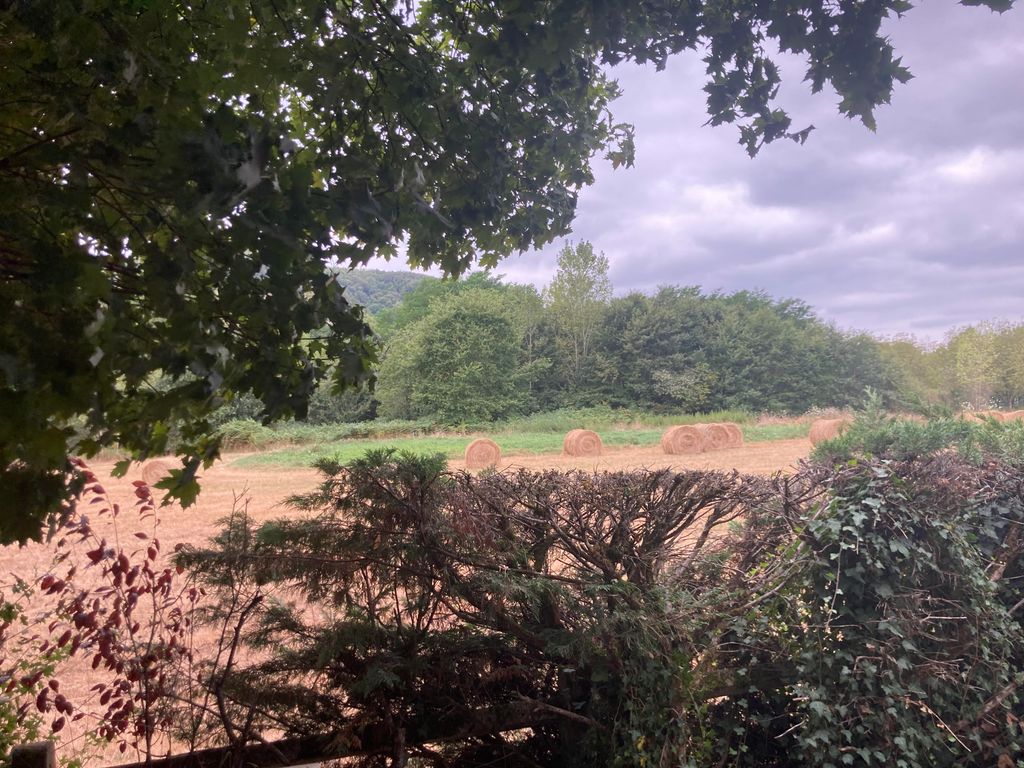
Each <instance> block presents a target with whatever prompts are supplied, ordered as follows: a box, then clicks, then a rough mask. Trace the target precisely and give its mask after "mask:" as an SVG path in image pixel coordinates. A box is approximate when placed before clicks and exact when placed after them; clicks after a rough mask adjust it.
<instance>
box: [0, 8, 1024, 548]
mask: <svg viewBox="0 0 1024 768" xmlns="http://www.w3.org/2000/svg"><path fill="white" fill-rule="evenodd" d="M987 4H988V5H989V6H990V7H996V8H1005V7H1008V6H1009V3H1008V2H1005V0H988V2H987ZM907 8H909V4H908V3H907V2H905V0H880V1H879V2H873V3H853V2H842V3H833V2H823V1H821V0H818V1H816V2H814V1H810V0H799V1H798V2H785V3H755V2H749V1H748V2H735V1H734V0H713V1H712V2H708V3H702V4H698V3H693V2H681V1H680V0H634V1H633V2H621V3H585V2H580V0H548V1H546V2H523V1H522V0H496V1H495V2H491V3H476V2H473V3H469V2H462V1H461V0H424V2H420V3H412V2H389V1H388V0H219V1H218V2H206V0H203V2H192V1H190V0H175V1H174V2H171V1H170V0H116V1H115V0H21V1H19V2H13V3H12V2H8V3H3V4H0V307H2V308H3V312H4V314H3V317H2V319H0V413H2V414H3V418H2V421H0V505H2V507H0V540H16V539H25V538H26V537H31V536H34V535H36V533H37V531H38V522H39V519H40V517H41V516H42V514H43V513H44V512H45V511H47V510H53V509H54V508H55V506H56V505H57V503H58V502H59V500H60V499H61V498H63V497H65V496H66V488H65V481H66V472H67V471H68V469H69V465H68V463H67V458H66V456H67V453H68V451H77V452H80V453H84V454H92V453H94V452H95V451H97V450H99V448H100V447H101V446H103V445H110V444H114V443H116V444H119V445H121V446H123V447H125V448H127V449H130V450H131V451H132V452H133V453H134V455H135V456H137V457H144V456H147V455H153V454H156V453H160V452H162V451H164V450H165V449H166V448H167V438H168V434H169V432H170V429H171V426H172V425H177V426H178V427H180V429H181V434H182V438H183V450H184V452H185V454H186V460H185V462H184V465H183V469H182V471H181V472H179V473H178V474H177V475H176V476H175V478H174V479H173V481H171V482H170V483H169V484H168V485H169V487H170V488H171V490H172V492H173V493H174V494H175V495H177V496H179V497H181V498H183V499H184V500H186V501H188V500H189V499H190V498H191V497H192V496H194V494H195V493H196V491H197V487H196V485H195V483H194V476H195V472H196V471H197V469H198V467H199V466H200V464H201V463H203V462H207V463H208V462H210V461H212V460H213V459H214V458H215V457H216V456H217V453H218V447H217V442H216V440H215V439H213V438H212V437H211V435H210V429H209V422H208V419H207V418H206V417H207V415H208V413H209V412H210V411H211V410H212V409H214V408H215V407H216V406H217V405H218V404H219V403H220V402H221V401H222V400H223V399H224V398H226V397H230V395H231V394H232V393H236V392H252V393H253V394H254V395H256V396H257V397H258V398H260V399H261V400H262V401H263V403H264V405H265V410H266V414H267V418H276V417H279V416H283V415H288V414H294V415H297V416H300V417H301V416H302V415H303V414H304V412H305V410H306V408H307V403H308V398H309V395H310V393H311V392H312V391H313V390H314V388H315V387H316V385H317V383H318V382H319V381H320V380H321V379H324V378H326V377H328V376H329V377H330V378H331V380H332V381H333V383H334V385H335V386H336V387H339V388H340V387H345V386H349V385H358V384H361V383H363V382H365V381H366V380H367V379H368V378H369V377H370V376H371V368H372V363H373V361H374V356H375V345H374V343H373V340H372V336H371V334H370V331H369V329H368V327H367V326H366V325H365V323H364V321H363V318H362V314H361V311H360V310H359V309H358V308H357V307H354V306H352V305H351V304H350V303H349V302H348V301H347V300H346V299H345V297H344V295H343V293H342V291H341V290H340V288H339V286H338V284H337V283H336V282H335V281H334V280H333V279H332V277H331V276H330V275H328V274H326V273H325V269H324V262H325V260H326V259H327V258H328V257H329V256H330V257H333V258H336V259H338V260H339V261H340V262H341V263H343V264H362V263H365V262H366V260H367V259H369V258H370V257H371V256H374V255H393V254H395V253H396V246H397V244H398V243H399V242H403V241H404V243H405V244H406V248H407V250H406V253H407V256H408V260H409V262H410V263H411V264H413V265H415V266H421V267H422V266H428V265H432V264H436V265H439V266H440V267H441V268H442V269H443V270H444V271H445V272H447V273H450V274H457V273H459V272H462V271H464V270H465V269H466V268H467V267H468V266H469V265H470V264H472V263H473V262H474V261H479V262H480V263H483V264H485V265H490V264H494V263H495V262H496V261H497V260H498V259H500V257H501V256H503V255H505V254H507V253H509V252H512V251H516V250H524V249H529V248H532V247H534V246H537V245H541V244H544V243H546V242H549V241H550V240H551V239H552V238H554V237H556V236H558V235H562V234H565V233H566V232H567V231H568V229H569V226H570V223H571V221H572V218H573V214H574V211H575V205H576V199H577V193H578V191H579V189H580V188H581V187H582V186H584V185H586V184H588V183H590V182H591V181H592V174H591V168H590V162H591V159H592V158H593V157H594V156H595V155H596V154H598V153H601V152H604V153H606V155H607V156H608V157H610V158H611V160H612V162H613V163H615V164H624V163H625V164H628V163H629V162H630V161H631V159H632V142H631V129H630V127H629V126H625V125H620V124H616V123H615V122H614V120H613V118H612V117H611V115H610V113H609V104H610V102H611V100H612V99H613V98H614V97H615V95H616V93H617V90H616V86H615V84H614V82H612V81H611V80H610V79H609V78H608V76H607V75H606V74H605V72H606V69H605V65H608V64H614V63H617V62H620V61H627V60H628V61H638V62H653V63H654V64H655V65H656V66H658V67H661V66H663V65H664V63H665V61H666V59H667V58H668V57H669V56H670V55H672V54H674V53H676V52H679V51H683V50H687V49H699V50H701V51H702V52H703V53H704V55H705V61H706V63H707V71H708V84H707V86H706V88H705V90H706V95H707V102H708V110H709V114H710V121H711V122H712V123H713V124H720V123H727V122H737V123H738V124H739V126H740V131H741V140H742V142H743V144H744V145H745V146H746V148H747V149H748V151H750V152H755V151H756V150H757V148H758V147H759V146H761V145H762V144H763V143H764V142H769V141H772V140H775V139H778V138H781V137H784V136H791V137H793V138H797V139H800V140H803V139H804V138H806V136H807V132H806V130H805V129H802V130H794V129H792V128H791V126H790V120H789V118H788V117H787V115H786V113H785V112H784V111H783V110H782V109H780V108H779V107H778V106H777V105H776V104H775V97H776V94H777V91H778V86H779V80H780V75H779V70H778V68H777V67H776V66H775V64H774V63H773V62H772V60H771V54H770V53H769V51H770V50H774V49H775V48H776V47H779V48H781V49H782V50H785V51H790V52H795V53H797V54H801V55H803V56H804V57H805V58H806V60H807V62H808V66H807V73H806V75H807V79H808V80H809V82H810V83H811V87H812V88H814V89H816V90H817V89H820V88H823V87H824V86H826V85H828V84H831V85H832V87H834V88H835V89H836V91H837V92H838V94H839V96H840V103H839V109H840V111H841V112H843V113H844V114H846V115H849V116H851V117H857V118H859V119H861V120H863V121H864V122H865V123H866V124H868V125H869V126H870V125H872V110H873V108H874V107H875V106H876V105H877V104H880V103H883V102H886V101H888V99H889V97H890V94H891V91H892V88H893V85H894V83H895V82H902V81H904V80H906V79H907V78H908V77H909V73H908V72H907V70H906V69H904V68H903V67H902V66H901V65H900V62H899V59H898V58H897V57H896V56H895V53H894V51H893V49H892V47H891V45H890V44H889V42H888V41H887V40H886V38H885V37H884V36H882V35H881V34H880V31H879V26H880V23H881V21H882V19H883V18H884V17H885V16H887V15H889V14H892V13H901V12H903V11H905V10H906V9H907ZM324 326H328V327H329V328H330V331H331V332H330V333H329V334H327V335H322V334H318V333H314V332H315V331H317V330H318V329H321V328H323V327H324ZM157 376H162V377H164V380H165V381H170V382H171V386H169V387H160V388H155V387H154V386H153V382H154V379H155V377H157Z"/></svg>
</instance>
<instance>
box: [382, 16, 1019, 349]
mask: <svg viewBox="0 0 1024 768" xmlns="http://www.w3.org/2000/svg"><path fill="white" fill-rule="evenodd" d="M887 33H888V34H890V35H891V37H892V39H893V42H894V45H895V47H896V49H897V51H899V52H900V53H901V54H902V55H903V56H904V62H905V63H906V64H907V65H908V66H909V67H910V68H911V69H912V70H913V72H914V73H915V79H913V80H911V81H910V83H908V84H907V85H904V86H900V87H898V88H897V89H896V91H895V93H894V95H893V103H892V105H890V106H884V107H882V108H880V109H879V110H878V114H877V117H878V131H877V133H871V132H870V131H868V130H866V129H865V128H864V127H862V126H861V125H860V124H859V123H855V122H852V121H850V120H847V119H845V118H843V117H841V116H839V115H838V114H837V113H836V110H835V105H836V103H837V97H836V96H835V94H834V93H822V94H818V95H811V94H810V93H809V92H808V90H807V86H806V84H804V83H802V82H801V81H802V79H803V69H804V67H803V65H802V63H801V62H799V61H798V60H795V59H793V58H792V57H783V58H782V59H781V62H782V66H783V74H784V77H786V78H787V80H786V84H785V86H784V87H783V89H782V92H781V103H782V104H783V106H785V107H786V108H788V109H790V111H791V114H792V115H793V117H794V125H795V126H797V127H802V126H803V125H806V124H809V123H813V124H815V125H816V126H818V130H816V131H814V132H813V133H812V135H811V137H810V139H809V141H808V142H807V144H806V145H804V146H796V145H795V144H792V143H791V142H777V143H776V144H773V145H771V146H769V147H766V148H765V149H764V150H762V152H761V154H760V155H759V156H758V157H757V158H756V159H754V160H750V159H749V158H747V156H746V154H745V153H744V151H743V149H742V148H741V147H740V146H739V145H738V143H737V132H736V129H735V128H733V127H730V126H723V127H719V128H710V127H706V126H704V123H705V121H706V119H707V118H706V114H705V111H704V94H703V92H702V91H701V88H702V86H703V84H704V76H703V69H702V64H701V62H700V60H699V57H698V56H696V55H689V56H681V57H677V58H676V59H674V60H672V61H671V62H670V64H669V66H668V68H667V69H666V70H665V71H664V72H660V73H658V72H655V71H654V70H653V68H644V67H637V66H627V67H620V68H617V69H616V70H615V71H614V72H613V75H614V76H615V77H617V78H618V80H619V82H620V84H621V86H622V89H623V92H624V95H623V97H622V98H621V99H620V100H619V101H618V102H617V103H616V105H615V106H614V112H615V116H616V117H617V118H618V119H619V120H623V121H627V122H632V123H634V124H635V125H636V130H637V160H636V165H635V167H634V168H632V169H620V170H616V171H613V170H612V169H611V168H610V166H609V165H608V164H607V163H604V162H603V161H598V162H597V163H596V166H595V176H596V183H595V184H594V185H593V186H591V187H588V188H587V189H585V190H583V192H582V193H581V195H580V201H579V208H578V214H577V218H576V222H575V224H574V228H573V229H574V231H573V234H572V236H571V237H570V238H567V239H566V240H575V241H579V240H589V241H591V242H592V243H593V244H594V246H595V248H596V249H598V250H601V251H604V252H605V253H606V255H607V256H608V257H609V260H610V263H611V277H612V280H613V282H614V284H615V286H616V290H617V291H618V292H619V293H625V292H627V291H629V290H647V291H650V290H653V289H654V288H655V287H656V286H658V285H662V284H667V283H671V284H680V285H694V284H699V285H703V286H704V287H705V288H707V289H708V290H717V289H722V290H727V291H731V290H741V289H764V290H766V291H768V292H769V293H771V294H773V295H775V296H778V297H795V298H800V299H803V300H805V301H807V302H808V303H810V304H811V305H812V306H814V307H815V309H816V310H817V311H818V313H819V314H820V315H821V316H822V317H825V318H827V319H829V320H832V321H834V322H835V323H837V324H838V325H839V326H841V327H846V328H853V329H864V330H869V331H872V332H876V333H882V334H897V333H914V334H919V335H922V336H925V337H929V338H932V339H938V338H941V337H942V336H943V335H944V334H945V333H946V332H948V331H949V330H950V329H951V328H955V327H957V326H961V325H964V324H966V323H972V322H979V321H983V320H986V319H991V318H995V317H1003V318H1007V319H1012V320H1019V319H1021V318H1022V316H1024V259H1022V256H1024V253H1022V250H1024V98H1022V97H1024V85H1022V84H1024V9H1021V10H1015V11H1011V12H1009V13H1007V14H1005V15H1003V16H996V15H993V14H991V13H989V12H988V11H986V10H982V9H977V8H964V7H961V6H957V5H955V4H953V3H949V4H938V3H925V4H922V6H921V7H919V8H915V9H914V10H912V11H911V12H909V13H908V14H906V16H905V17H904V19H902V20H898V21H892V22H891V23H889V24H888V25H887ZM563 243H564V241H559V242H556V243H554V244H552V245H551V246H549V247H547V248H545V249H543V250H542V251H540V252H535V253H528V254H522V255H517V256H512V257H510V258H508V259H506V260H505V261H504V262H502V264H501V265H500V266H499V267H498V269H497V272H499V273H501V274H504V275H506V277H507V278H508V279H509V280H513V281H516V282H531V283H534V284H535V285H537V286H538V287H541V286H543V285H544V284H546V283H547V282H548V281H549V280H550V278H551V275H552V274H553V272H554V269H555V257H556V254H557V252H558V250H559V248H560V247H561V246H562V244H563ZM390 266H391V268H395V267H397V266H399V265H398V264H396V263H395V262H392V263H391V265H390Z"/></svg>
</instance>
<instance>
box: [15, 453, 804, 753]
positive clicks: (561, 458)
mask: <svg viewBox="0 0 1024 768" xmlns="http://www.w3.org/2000/svg"><path fill="white" fill-rule="evenodd" d="M810 447H811V446H810V443H809V442H808V441H807V440H806V439H804V438H798V439H793V440H778V441H774V442H759V443H752V444H747V445H744V446H742V447H739V448H726V449H723V450H719V451H714V452H710V453H699V454H686V455H668V454H666V453H665V452H664V451H663V450H662V448H661V446H660V445H652V446H642V447H636V446H624V447H607V446H605V447H603V450H602V451H601V454H600V455H597V456H569V455H565V454H561V455H553V454H548V455H518V456H517V455H512V456H503V457H501V458H500V459H499V460H498V461H497V469H498V470H499V471H500V470H505V469H516V468H519V467H524V468H527V469H537V470H541V469H552V468H553V469H574V468H579V469H584V470H592V471H603V470H630V469H642V468H659V467H671V468H673V469H677V470H685V469H714V470H725V471H731V470H734V469H735V470H738V471H740V472H747V473H755V474H765V475H766V474H772V473H775V472H777V471H780V470H781V471H786V470H787V469H788V468H790V467H792V466H794V465H795V464H796V463H797V462H798V461H799V460H800V459H802V458H804V457H805V456H806V455H807V454H808V452H809V451H810ZM243 455H245V454H234V455H228V456H226V457H225V459H224V460H223V461H221V462H219V463H218V464H217V465H215V466H214V467H212V468H211V469H210V470H208V471H206V472H205V473H204V474H203V476H202V478H201V483H202V489H203V490H202V493H201V494H200V497H199V501H198V503H197V504H196V505H195V506H194V507H192V508H190V509H188V510H182V509H180V508H178V507H174V506H168V507H165V508H163V509H162V510H159V517H160V524H159V527H158V530H157V532H156V533H157V535H158V536H159V538H160V541H161V543H162V550H163V552H171V551H172V550H173V548H174V545H175V544H177V543H179V542H183V543H197V544H201V543H203V542H205V541H207V540H208V539H210V538H211V537H212V536H214V535H215V534H216V533H217V532H218V531H219V530H220V528H221V523H220V521H221V520H222V519H223V518H225V517H226V516H227V515H228V514H229V513H231V511H232V509H233V508H235V507H236V506H238V504H239V503H240V499H243V498H245V499H248V503H247V507H248V511H249V514H250V516H251V517H252V518H253V519H254V520H255V521H263V520H269V519H272V518H275V517H281V516H285V515H288V514H291V512H290V509H289V507H288V506H287V503H286V500H287V499H288V497H289V496H292V495H294V494H300V493H304V492H308V491H310V490H312V489H313V488H314V487H315V485H316V483H317V479H318V476H317V472H316V471H315V470H313V469H301V470H293V469H288V470H285V469H277V470H268V469H267V468H266V467H237V466H235V465H234V461H235V459H238V458H241V457H242V456H243ZM163 461H164V463H165V464H166V465H167V466H174V460H173V459H164V460H163ZM450 467H451V468H452V469H453V470H462V469H466V462H465V461H464V460H453V461H451V462H450ZM92 468H93V470H94V471H95V472H96V474H97V476H98V477H99V478H100V479H101V481H102V482H103V485H104V486H105V487H106V489H107V491H108V492H109V494H110V497H111V499H112V500H113V501H116V502H120V503H121V504H122V506H123V507H124V508H125V509H126V510H127V509H128V508H130V507H131V505H132V504H133V502H134V487H133V486H132V481H134V480H140V479H142V476H143V471H144V469H145V468H146V467H139V466H138V465H136V466H135V467H134V468H133V470H132V471H131V472H129V474H128V476H127V477H124V478H114V477H111V476H110V472H111V470H112V469H113V463H112V462H96V463H94V464H92ZM150 468H152V467H150ZM150 474H151V473H150ZM150 479H152V478H150ZM93 522H94V527H95V528H96V529H97V531H98V533H100V535H103V536H106V537H107V539H108V540H109V541H111V542H114V541H116V540H118V539H120V540H121V541H126V540H131V536H132V532H133V531H134V530H137V524H138V523H137V519H136V518H135V517H134V516H133V515H132V514H130V513H128V512H125V513H123V514H122V517H121V519H120V523H119V525H118V526H117V528H116V529H115V526H114V524H113V521H112V520H111V519H110V518H99V519H96V520H94V521H93ZM129 546H131V545H129ZM51 559H52V553H51V551H50V550H49V549H48V548H47V547H46V546H45V545H40V544H33V545H30V546H27V547H24V548H18V547H0V582H4V583H6V582H9V581H10V580H11V575H12V574H17V575H18V576H21V577H22V578H25V579H28V580H32V579H34V578H39V577H42V576H43V575H44V574H45V573H46V571H47V568H48V566H49V564H50V562H51ZM214 640H215V635H211V636H209V637H207V636H205V635H203V636H200V637H198V638H197V641H198V643H199V644H200V645H203V644H206V645H212V644H213V642H214ZM97 674H98V673H96V672H93V671H92V670H91V669H90V668H89V663H88V659H87V658H86V659H82V660H73V661H72V662H71V663H70V664H69V665H68V666H67V668H65V669H64V670H62V671H61V673H60V678H61V691H62V692H63V693H65V695H67V696H68V698H69V700H71V701H82V700H85V699H87V698H88V696H89V688H90V687H91V686H92V685H93V684H94V683H96V682H97V680H98V679H99V678H98V677H97ZM60 737H62V741H61V743H60V744H59V745H58V749H59V750H60V751H61V753H62V754H64V755H65V756H67V755H68V754H71V753H74V744H75V743H78V744H80V743H81V740H82V733H81V730H80V729H78V728H75V727H72V726H69V727H67V728H65V730H64V731H63V732H62V733H61V734H60ZM69 739H70V740H72V741H71V743H69V742H68V740H69ZM89 758H90V759H89V762H91V763H92V764H94V765H109V764H115V763H120V762H124V761H125V760H132V759H142V757H141V756H139V755H136V754H133V753H132V752H131V751H129V753H128V754H125V755H122V754H119V753H118V752H117V750H116V749H115V748H114V747H109V748H107V749H105V750H97V748H93V749H92V750H91V752H90V753H89Z"/></svg>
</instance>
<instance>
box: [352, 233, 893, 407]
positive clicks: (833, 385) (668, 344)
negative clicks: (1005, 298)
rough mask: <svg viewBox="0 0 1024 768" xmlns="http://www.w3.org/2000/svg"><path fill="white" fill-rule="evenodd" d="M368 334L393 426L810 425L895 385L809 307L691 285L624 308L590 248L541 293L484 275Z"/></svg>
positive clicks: (867, 348) (568, 259)
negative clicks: (681, 419) (724, 415)
mask: <svg viewBox="0 0 1024 768" xmlns="http://www.w3.org/2000/svg"><path fill="white" fill-rule="evenodd" d="M371 325H372V326H373V327H374V329H375V331H376V332H377V333H378V334H379V335H380V337H381V339H382V344H383V353H382V362H381V366H380V369H379V372H378V382H377V387H376V392H375V394H374V397H375V398H376V401H377V407H376V413H377V414H378V415H379V416H383V417H386V418H436V419H438V420H440V421H442V422H447V423H460V422H474V421H487V420H493V419H501V418H506V417H509V416H513V415H518V414H523V413H531V412H536V411H544V410H551V409H556V408H563V407H587V406H594V405H607V406H611V407H621V408H638V409H645V410H652V411H670V410H672V411H680V410H682V411H690V412H699V411H711V410H717V409H724V408H742V409H749V410H755V411H765V410H769V411H787V412H802V411H805V410H807V409H809V408H812V407H816V406H817V407H826V406H848V405H853V404H855V403H857V402H859V400H860V399H861V398H862V395H863V391H864V388H865V387H868V386H870V387H872V388H875V389H878V390H880V391H886V392H889V391H892V390H893V387H894V384H895V381H896V377H895V376H894V374H893V370H892V368H893V367H892V365H891V363H890V362H889V361H887V359H886V358H885V357H884V356H883V354H882V349H881V347H880V345H879V344H878V342H877V341H876V340H875V339H873V338H872V337H870V336H868V335H865V334H852V333H845V332H842V331H840V330H838V329H836V328H835V327H833V326H832V325H829V324H827V323H825V322H823V321H822V320H820V319H819V318H817V317H816V316H815V315H814V313H813V312H812V310H811V308H810V307H809V306H808V305H807V304H805V303H803V302H801V301H798V300H793V299H783V300H777V299H774V298H772V297H770V296H768V295H767V294H764V293H761V292H756V291H739V292H736V293H731V294H725V293H717V292H716V293H705V292H702V291H701V289H700V288H698V287H693V286H690V287H676V286H666V287H662V288H660V289H659V290H658V291H657V292H655V293H654V294H653V295H645V294H641V293H630V294H627V295H625V296H621V297H613V296H612V286H611V282H610V280H609V279H608V262H607V259H605V257H604V256H602V255H600V254H597V253H595V252H594V249H593V247H592V246H591V245H590V244H589V243H585V242H584V243H580V244H578V245H570V246H566V247H565V248H564V249H563V250H562V251H561V253H560V254H559V257H558V270H557V272H556V274H555V276H554V278H553V280H552V282H551V283H550V284H549V285H548V286H547V287H546V288H545V289H543V290H542V291H538V290H536V289H535V288H533V287H532V286H524V285H514V284H507V283H505V282H503V281H502V280H501V279H500V278H498V277H494V276H492V275H488V274H484V273H478V274H475V275H472V276H471V277H469V278H468V279H466V280H463V281H460V282H446V281H440V280H427V281H423V282H421V283H420V284H419V285H418V286H417V287H416V288H415V289H413V290H412V291H411V292H409V293H408V294H406V296H405V298H404V300H403V301H402V302H401V303H400V304H398V305H397V306H395V307H393V308H391V309H389V310H385V311H384V312H381V313H379V314H378V315H377V317H375V318H373V320H372V321H371ZM368 396H369V395H367V397H368Z"/></svg>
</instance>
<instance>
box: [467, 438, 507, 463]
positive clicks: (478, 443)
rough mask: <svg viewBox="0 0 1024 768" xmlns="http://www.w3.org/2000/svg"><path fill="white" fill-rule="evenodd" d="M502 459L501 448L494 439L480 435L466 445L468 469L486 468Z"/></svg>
mask: <svg viewBox="0 0 1024 768" xmlns="http://www.w3.org/2000/svg"><path fill="white" fill-rule="evenodd" d="M499 461H501V448H499V447H498V444H497V443H496V442H494V441H493V440H489V439H488V438H486V437H478V438H477V439H476V440H474V441H473V442H471V443H470V444H469V445H467V446H466V469H486V468H488V467H494V466H497V464H498V462H499Z"/></svg>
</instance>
